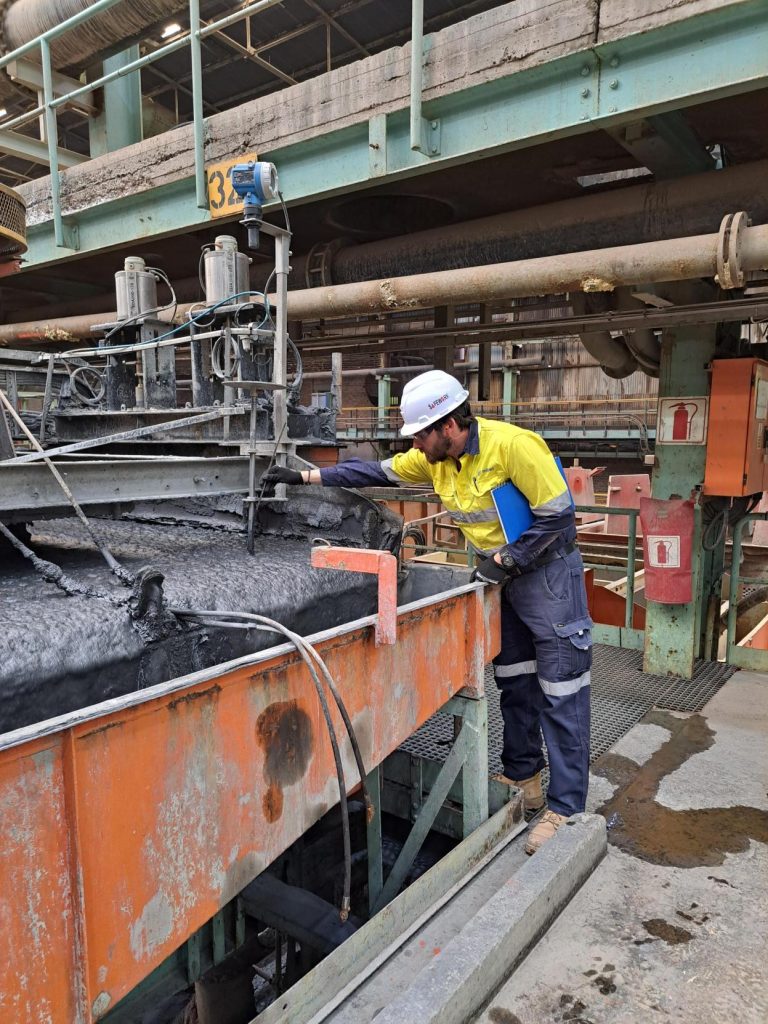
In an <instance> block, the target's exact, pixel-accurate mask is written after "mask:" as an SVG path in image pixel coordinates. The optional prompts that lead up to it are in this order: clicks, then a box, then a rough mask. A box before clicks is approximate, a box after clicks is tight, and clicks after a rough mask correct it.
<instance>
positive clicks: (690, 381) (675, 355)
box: [643, 326, 716, 679]
mask: <svg viewBox="0 0 768 1024" xmlns="http://www.w3.org/2000/svg"><path fill="white" fill-rule="evenodd" d="M715 332H716V328H715V327H714V326H711V327H710V326H707V327H680V328H677V329H675V330H669V331H665V332H664V335H663V339H662V357H661V373H660V376H659V400H660V401H661V399H663V398H677V397H682V398H694V397H699V396H706V397H709V393H710V375H709V371H708V370H707V366H708V364H709V363H710V362H711V360H712V358H713V356H714V352H715ZM706 454H707V449H706V445H703V444H700V445H699V444H659V443H658V442H657V444H656V460H655V464H654V468H653V477H652V480H651V493H652V495H653V497H654V498H661V499H666V498H672V497H678V498H688V497H690V496H691V492H692V491H694V490H695V489H696V488H698V487H701V485H702V484H703V482H704V466H705V463H706ZM701 532H702V531H701V513H700V509H699V508H698V506H697V509H696V523H695V529H694V537H693V551H692V570H693V601H691V602H690V604H657V603H656V602H655V601H649V602H648V605H647V614H646V627H645V657H644V660H643V669H644V671H646V672H653V673H655V674H660V675H664V674H666V673H671V674H673V675H678V676H683V677H685V678H686V679H690V678H691V676H692V675H693V663H694V659H695V658H697V657H699V656H700V655H701V653H702V631H703V629H704V628H705V619H706V616H705V615H704V614H703V609H702V604H703V590H704V583H705V579H707V578H708V577H709V576H710V574H711V571H712V566H711V562H712V558H711V556H710V555H707V554H706V553H705V552H704V551H703V550H702V546H701ZM708 566H709V571H707V569H708ZM707 589H709V585H708V587H707Z"/></svg>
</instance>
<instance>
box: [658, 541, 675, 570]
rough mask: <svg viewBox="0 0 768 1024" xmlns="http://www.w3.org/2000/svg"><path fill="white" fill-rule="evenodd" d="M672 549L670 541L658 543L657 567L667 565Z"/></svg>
mask: <svg viewBox="0 0 768 1024" xmlns="http://www.w3.org/2000/svg"><path fill="white" fill-rule="evenodd" d="M670 547H671V544H670V543H669V541H665V540H660V541H657V542H656V564H657V565H666V564H667V561H668V558H667V556H668V555H669V549H670Z"/></svg>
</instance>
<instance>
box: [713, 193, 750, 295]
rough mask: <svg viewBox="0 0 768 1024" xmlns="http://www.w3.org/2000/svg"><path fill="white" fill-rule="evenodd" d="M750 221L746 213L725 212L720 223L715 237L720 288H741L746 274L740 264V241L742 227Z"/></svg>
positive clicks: (746, 226)
mask: <svg viewBox="0 0 768 1024" xmlns="http://www.w3.org/2000/svg"><path fill="white" fill-rule="evenodd" d="M751 223H752V221H751V219H750V216H749V214H748V213H745V212H744V210H741V211H740V212H739V213H727V214H726V215H725V217H723V219H722V222H721V224H720V232H719V234H718V238H717V274H716V276H715V281H717V283H718V284H719V285H720V287H721V288H725V289H731V288H743V287H744V282H745V280H746V275H745V273H744V270H743V269H742V266H741V242H742V237H743V235H744V228H748V227H749V226H750V225H751Z"/></svg>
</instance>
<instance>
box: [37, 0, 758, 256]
mask: <svg viewBox="0 0 768 1024" xmlns="http://www.w3.org/2000/svg"><path fill="white" fill-rule="evenodd" d="M597 6H598V5H596V4H594V3H593V2H592V0H554V2H548V3H545V2H544V0H518V2H517V3H510V4H505V5H503V6H500V7H497V8H494V9H493V10H491V11H488V12H485V13H483V14H480V15H477V16H475V17H473V18H469V19H467V20H466V21H464V22H461V23H460V24H458V25H452V26H450V27H449V28H447V29H444V30H443V31H441V32H438V33H435V34H433V35H432V36H430V37H427V40H426V41H425V53H426V67H425V85H424V104H425V114H426V115H427V116H429V117H430V118H431V119H436V120H439V121H440V132H441V144H440V154H439V156H437V157H429V156H424V155H422V154H420V153H414V152H413V151H412V150H411V148H410V145H409V128H408V101H409V74H408V64H409V59H410V51H409V47H408V46H405V47H399V48H395V49H391V50H387V51H386V52H384V53H380V54H376V55H375V56H373V57H369V58H367V59H365V60H361V61H359V62H357V63H355V64H351V65H347V66H345V67H343V68H339V69H337V70H335V71H332V72H329V73H328V74H326V75H321V76H319V77H317V78H314V79H311V80H310V81H307V82H302V83H299V84H298V85H295V86H292V87H290V88H289V89H286V90H283V91H282V92H280V93H279V94H278V95H276V96H270V97H267V98H266V99H263V98H262V99H259V100H256V101H252V102H250V103H245V104H243V105H242V106H241V107H238V108H236V109H234V110H231V111H225V112H223V113H222V114H218V115H216V116H214V117H211V118H209V119H207V120H206V125H205V127H206V149H205V158H206V161H207V162H209V163H210V162H215V161H218V160H223V159H228V158H230V157H231V155H232V153H237V152H252V151H257V152H259V154H260V155H261V156H262V157H263V158H265V159H271V160H274V161H275V162H276V163H277V164H278V166H279V168H280V171H281V180H282V182H283V189H284V193H285V195H286V198H287V200H288V201H289V202H304V201H310V200H314V199H316V198H318V197H319V196H323V195H326V196H327V195H332V194H335V193H338V192H343V191H349V190H353V189H356V188H363V187H365V186H368V185H370V184H372V183H380V182H384V181H386V180H395V179H398V178H403V177H408V176H412V175H417V174H421V173H424V172H426V171H431V170H433V169H437V168H440V167H447V166H451V165H453V164H458V163H468V162H471V161H472V160H475V159H479V158H480V157H483V156H488V155H491V154H493V153H501V152H505V151H509V150H512V149H515V148H522V147H524V146H529V145H533V144H536V143H539V142H543V141H546V140H549V139H553V138H557V137H563V136H567V135H570V134H574V133H578V132H587V131H591V130H594V129H595V128H598V127H600V128H609V127H613V126H615V125H619V124H624V123H627V122H630V121H637V120H639V119H641V118H643V117H647V116H650V115H654V114H658V113H662V112H665V111H667V110H671V109H677V108H680V107H684V106H686V105H690V104H695V103H701V102H704V101H706V100H708V99H714V98H718V97H722V96H725V95H732V94H736V93H739V92H747V91H749V90H751V89H756V88H759V87H761V86H762V85H763V84H764V83H765V81H766V80H768V70H767V69H766V66H765V60H764V58H763V55H764V53H765V50H766V48H768V24H767V23H766V20H765V17H764V15H765V4H764V0H728V2H725V3H720V4H718V5H717V6H716V9H705V10H704V9H703V8H702V5H700V4H696V3H691V4H685V3H683V4H677V6H676V8H675V9H674V10H673V9H672V8H671V7H670V8H669V9H668V10H667V9H666V8H665V10H664V12H663V14H664V23H663V25H662V27H657V28H655V29H649V30H648V31H643V32H642V33H641V34H637V33H635V34H625V35H624V36H622V37H621V38H620V39H618V40H617V41H616V42H610V43H606V44H599V45H595V44H594V40H595V38H597V36H598V34H599V24H598V22H597V20H596V19H597ZM702 11H703V13H702ZM692 14H693V16H691V15H692ZM631 24H634V22H633V23H631ZM692 40H695V45H693V44H692ZM614 81H615V83H616V85H615V86H611V85H610V83H611V82H614ZM511 110H514V112H515V113H514V117H511V116H510V111H511ZM372 133H373V135H375V136H376V139H377V141H376V146H377V147H378V148H376V149H373V148H371V142H372ZM192 172H193V131H192V126H186V127H182V128H179V129H178V130H176V131H174V132H172V133H168V134H166V135H163V136H161V137H158V138H155V139H151V140H148V141H147V142H144V143H140V144H137V145H135V146H130V147H127V148H126V149H125V150H123V151H122V156H121V160H120V161H119V162H115V161H114V159H105V158H100V159H97V160H93V161H91V162H89V163H88V164H86V165H84V166H83V167H82V168H77V169H70V170H69V171H67V172H66V173H65V174H63V175H62V189H61V197H62V198H61V202H62V212H63V214H64V216H65V217H70V216H76V222H77V226H78V230H79V235H80V244H79V252H80V253H87V252H96V251H101V250H104V249H107V248H109V247H119V246H122V245H125V244H126V243H127V242H128V241H131V240H132V239H133V237H134V235H133V233H132V232H133V231H134V230H135V228H136V226H137V224H138V226H139V229H140V230H142V232H143V234H144V237H146V236H147V235H149V234H152V235H153V236H159V235H161V234H172V233H175V232H179V231H184V230H188V229H190V228H192V227H199V226H200V225H202V224H204V223H206V222H207V221H208V220H209V215H208V212H207V211H201V210H198V209H197V208H196V206H195V200H194V195H193V194H192V193H193V192H194V188H193V183H192ZM160 190H164V191H166V193H167V192H169V191H172V192H174V193H176V194H177V196H178V198H177V199H176V200H175V210H174V213H173V214H172V215H168V216H166V215H165V214H164V213H163V212H162V210H161V203H160V199H161V196H162V192H161V191H160ZM21 191H22V193H23V194H24V197H25V199H26V201H27V206H28V213H27V221H28V224H29V226H30V228H29V235H30V259H31V262H32V263H34V264H37V265H40V264H42V263H45V262H48V261H53V260H60V259H62V258H66V257H68V256H76V255H77V253H75V252H67V250H66V249H62V248H57V247H56V246H55V245H54V244H53V243H52V230H51V225H50V223H49V221H50V218H51V206H50V186H49V181H48V179H39V180H37V181H34V182H30V183H29V184H27V185H24V186H22V188H21ZM182 200H185V202H183V201H182ZM185 203H186V205H185ZM127 206H130V208H131V209H130V214H129V215H126V213H127ZM151 222H153V223H151ZM116 226H117V230H115V227H116Z"/></svg>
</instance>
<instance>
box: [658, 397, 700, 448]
mask: <svg viewBox="0 0 768 1024" xmlns="http://www.w3.org/2000/svg"><path fill="white" fill-rule="evenodd" d="M708 416H709V399H707V398H704V397H703V396H702V397H701V398H690V397H685V398H662V399H661V401H660V402H659V418H658V423H657V425H656V443H657V444H704V443H705V441H706V438H707V419H708Z"/></svg>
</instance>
